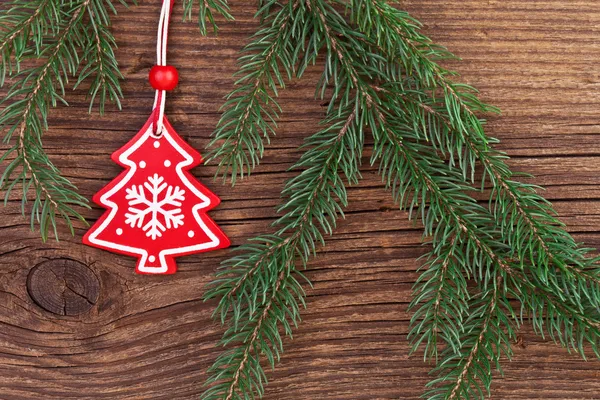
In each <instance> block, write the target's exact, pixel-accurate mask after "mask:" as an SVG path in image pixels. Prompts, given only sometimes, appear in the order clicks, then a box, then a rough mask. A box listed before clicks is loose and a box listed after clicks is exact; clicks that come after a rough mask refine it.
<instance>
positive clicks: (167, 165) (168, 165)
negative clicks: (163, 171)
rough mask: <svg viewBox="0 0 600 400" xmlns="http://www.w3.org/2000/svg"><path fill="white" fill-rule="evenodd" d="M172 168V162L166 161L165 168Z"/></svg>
mask: <svg viewBox="0 0 600 400" xmlns="http://www.w3.org/2000/svg"><path fill="white" fill-rule="evenodd" d="M170 166H171V161H169V160H165V167H167V168H168V167H170Z"/></svg>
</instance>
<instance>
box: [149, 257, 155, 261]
mask: <svg viewBox="0 0 600 400" xmlns="http://www.w3.org/2000/svg"><path fill="white" fill-rule="evenodd" d="M148 261H150V262H154V261H156V257H154V256H150V257H148Z"/></svg>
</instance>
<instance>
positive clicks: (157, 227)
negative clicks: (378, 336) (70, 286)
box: [83, 0, 229, 274]
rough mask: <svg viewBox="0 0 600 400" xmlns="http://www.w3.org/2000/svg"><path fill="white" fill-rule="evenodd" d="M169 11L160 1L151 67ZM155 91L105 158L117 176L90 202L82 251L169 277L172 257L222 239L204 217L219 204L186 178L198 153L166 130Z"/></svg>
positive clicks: (219, 244) (162, 45) (162, 46)
mask: <svg viewBox="0 0 600 400" xmlns="http://www.w3.org/2000/svg"><path fill="white" fill-rule="evenodd" d="M172 6H173V1H172V0H165V1H164V3H163V9H162V12H161V19H160V23H159V35H158V47H157V64H158V66H159V67H166V43H167V40H166V39H167V32H168V24H169V17H170V14H171V8H172ZM171 68H172V69H174V68H173V67H171ZM159 69H160V68H159ZM176 72H177V71H176V70H175V74H176ZM151 76H152V75H151ZM163 83H164V82H163ZM171 83H172V82H171ZM152 85H153V86H154V83H152ZM157 86H158V87H157V91H156V99H155V102H154V109H153V112H152V114H151V116H150V118H149V119H148V122H146V124H145V125H144V127H143V128H142V129H141V130H140V131H139V132H138V134H137V135H135V137H134V138H133V139H132V140H131V141H129V143H127V144H126V145H125V146H124V147H122V148H121V149H119V150H118V151H116V152H115V153H114V154H113V155H112V159H113V161H114V162H116V163H118V164H119V165H121V166H122V167H124V168H125V171H123V172H122V173H121V174H120V175H119V176H118V177H117V178H116V179H115V180H113V181H112V182H111V183H109V184H108V185H107V186H106V187H104V188H103V189H102V190H100V192H98V193H97V194H96V195H95V196H94V201H95V202H96V203H97V204H98V205H101V206H103V207H105V208H106V209H107V211H106V212H105V213H104V215H103V216H102V217H101V218H100V219H99V220H98V222H96V224H95V225H94V226H93V227H92V228H91V229H90V230H89V231H88V232H87V233H86V235H85V236H84V238H83V242H84V243H85V244H87V245H90V246H94V247H99V248H102V249H106V250H110V251H113V252H116V253H121V254H126V255H130V256H135V257H138V263H137V266H136V269H135V270H136V272H137V273H140V274H172V273H175V271H176V270H177V266H176V263H175V257H178V256H183V255H187V254H193V253H199V252H205V251H210V250H215V249H221V248H224V247H228V246H229V239H228V238H227V236H225V234H224V233H223V232H222V231H221V229H220V228H219V227H218V226H217V225H216V224H215V223H214V221H213V220H212V219H210V217H209V216H208V215H207V214H206V212H207V211H209V210H210V209H212V208H214V207H216V206H217V205H218V204H219V203H220V200H219V198H218V197H217V196H216V195H215V194H214V193H212V192H211V191H209V190H208V189H207V188H206V187H204V186H203V185H202V184H201V183H200V182H198V181H197V180H196V179H195V178H194V177H193V176H192V175H191V174H190V172H189V170H190V168H193V167H195V166H197V165H199V164H200V163H201V161H202V159H201V157H200V154H199V153H198V152H197V151H195V150H194V149H193V148H192V147H191V146H189V145H188V144H187V143H186V142H185V141H184V140H183V139H182V138H181V137H180V136H179V135H178V134H177V132H175V130H174V129H173V127H172V126H171V124H169V121H168V120H167V119H166V117H165V116H164V107H165V90H169V89H168V88H167V87H166V86H165V85H162V86H161V85H158V84H157Z"/></svg>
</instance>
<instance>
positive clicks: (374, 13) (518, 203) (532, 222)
mask: <svg viewBox="0 0 600 400" xmlns="http://www.w3.org/2000/svg"><path fill="white" fill-rule="evenodd" d="M352 10H353V18H354V20H356V22H357V24H358V25H359V26H361V27H362V28H363V29H364V30H365V31H366V32H369V33H371V32H372V37H373V38H374V40H377V44H378V45H379V46H380V47H381V48H382V49H383V52H384V53H385V54H386V55H387V56H388V57H389V58H391V59H395V60H397V62H398V63H400V64H401V65H403V66H404V68H405V69H406V70H410V71H414V72H416V73H417V74H418V75H419V76H420V77H421V81H420V82H422V83H420V85H419V87H420V90H424V91H425V92H426V91H427V90H435V88H437V87H441V88H442V89H443V94H444V96H443V97H442V100H443V101H442V102H441V103H440V102H439V101H436V100H435V92H434V91H433V92H431V93H430V94H427V93H423V94H422V95H421V96H418V97H419V98H417V99H415V98H414V93H415V92H416V91H414V92H413V95H411V96H409V97H408V101H412V102H413V105H415V104H416V106H417V107H422V109H423V111H424V114H421V115H419V116H418V118H416V119H415V121H416V123H415V125H416V126H417V127H418V126H427V125H429V129H423V133H424V135H425V136H426V137H427V138H428V139H429V140H431V141H432V142H434V143H437V144H438V145H439V146H440V149H441V150H442V151H444V152H447V153H449V154H450V159H451V164H452V160H453V158H454V157H453V156H454V155H458V156H457V157H458V158H459V164H460V165H461V169H462V171H463V173H464V174H465V176H466V175H467V174H470V175H471V177H472V179H473V173H474V165H475V161H476V160H477V161H479V162H481V164H482V165H483V167H484V171H485V173H486V175H487V176H488V177H489V178H490V180H491V183H492V187H493V189H492V191H491V193H490V209H491V210H492V211H493V214H494V216H495V217H496V219H497V222H498V224H499V225H500V227H501V229H502V230H503V231H507V232H506V235H505V237H506V238H507V239H509V240H508V242H507V244H508V245H509V246H511V247H512V248H513V249H515V254H514V255H513V256H514V257H516V258H518V259H519V260H521V262H522V263H523V264H526V263H531V264H532V265H536V266H538V267H539V268H538V269H537V271H538V272H539V274H540V279H542V280H543V281H545V283H546V284H550V285H554V286H556V288H557V289H561V284H565V283H566V284H567V285H568V288H566V289H564V288H563V289H562V290H565V291H566V292H568V293H570V295H576V296H582V297H585V298H587V301H590V302H592V303H593V305H594V306H596V307H598V306H600V303H598V301H600V269H599V268H598V265H597V264H598V260H599V259H598V258H597V257H590V256H589V253H590V249H585V248H580V246H579V244H578V243H576V242H575V241H574V239H573V238H572V237H571V236H570V235H569V234H568V233H567V232H565V230H564V226H563V225H562V224H561V223H560V221H558V220H557V219H556V217H555V215H556V212H555V211H554V209H553V208H552V206H551V205H550V203H548V202H547V201H546V200H545V199H544V198H543V197H541V196H540V195H539V194H537V193H536V189H539V188H537V187H536V186H533V185H529V184H524V183H521V182H518V181H515V180H513V177H514V176H515V174H514V173H513V172H512V171H511V170H510V168H509V167H508V166H507V165H506V163H505V161H504V159H506V158H507V157H506V155H505V154H504V153H501V152H498V151H496V150H493V149H492V148H491V147H490V146H489V145H490V143H497V142H498V141H497V140H496V139H494V138H488V137H486V135H485V134H484V130H483V124H482V121H481V120H480V119H479V118H477V116H476V113H477V112H481V111H484V112H485V111H495V110H494V108H492V107H489V106H487V105H486V104H484V103H482V102H481V101H480V100H478V99H477V97H475V96H474V95H473V94H472V93H471V92H473V90H472V88H470V87H468V86H465V85H458V84H455V83H454V82H452V81H451V80H450V77H451V76H452V75H453V74H451V73H449V72H448V71H446V70H444V69H443V68H442V67H440V66H439V64H437V62H436V59H440V58H441V59H444V58H449V57H452V54H451V53H449V52H447V51H446V50H445V49H442V50H441V51H440V50H439V49H438V48H432V44H431V43H432V42H431V40H430V39H429V38H427V37H426V36H424V35H422V34H420V33H419V32H418V31H417V30H416V29H415V28H418V27H419V24H418V23H415V20H414V19H412V18H411V17H410V16H408V15H407V14H406V13H404V12H402V11H399V10H397V9H395V8H393V7H391V6H390V5H388V4H386V2H385V1H381V0H378V1H374V2H364V1H362V0H354V4H353V8H352ZM384 31H385V32H388V34H387V35H388V36H386V35H383V34H382V32H384ZM389 32H392V33H395V34H396V35H393V36H391V37H389V35H390V34H389ZM398 43H399V45H398ZM407 53H408V54H410V57H402V58H400V57H401V55H402V54H407ZM432 55H434V56H435V58H434V59H432ZM407 60H411V61H410V62H409V61H407ZM412 60H416V61H417V62H416V63H415V62H412ZM431 88H432V89H431ZM418 90H419V88H418ZM419 94H421V93H419ZM426 103H429V104H426ZM430 117H433V118H434V119H435V120H437V122H436V123H434V124H432V123H431V118H430ZM428 122H429V124H428ZM442 127H444V128H445V129H443V130H442V129H440V128H442ZM462 152H465V153H466V154H465V155H464V156H462V158H461V156H460V154H462ZM465 160H468V163H467V162H464V161H465ZM484 183H485V178H484V179H483V180H482V183H481V184H482V186H483V185H484ZM534 216H535V217H534ZM552 268H558V269H561V270H563V272H565V273H567V274H568V275H569V276H570V277H571V278H573V279H569V280H568V282H565V281H564V280H563V279H561V276H562V275H561V274H560V273H557V271H552V270H551V269H552Z"/></svg>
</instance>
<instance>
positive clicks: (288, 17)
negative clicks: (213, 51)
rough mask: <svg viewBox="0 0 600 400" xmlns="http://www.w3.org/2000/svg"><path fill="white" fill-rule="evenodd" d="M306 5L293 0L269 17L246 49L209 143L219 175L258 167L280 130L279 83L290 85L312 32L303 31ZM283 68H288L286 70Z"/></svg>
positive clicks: (233, 176) (241, 173)
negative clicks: (266, 144)
mask: <svg viewBox="0 0 600 400" xmlns="http://www.w3.org/2000/svg"><path fill="white" fill-rule="evenodd" d="M303 9H304V8H303V7H298V2H289V3H288V4H286V5H285V6H282V7H280V8H279V10H278V11H277V12H274V13H273V15H272V16H268V17H266V18H265V22H264V23H263V27H262V29H260V30H259V31H258V32H257V33H256V35H254V38H253V40H252V41H251V42H250V43H249V44H248V45H247V46H246V47H245V48H244V50H243V53H244V54H243V55H242V56H241V57H240V59H239V62H240V65H241V68H240V70H239V71H238V72H237V74H236V75H241V76H242V77H241V78H239V79H238V80H237V82H236V85H237V86H238V87H237V88H236V89H235V90H234V91H232V92H231V93H230V94H229V96H227V101H226V102H225V104H224V105H223V110H224V112H223V114H222V116H221V119H220V121H219V123H218V125H217V130H216V131H215V132H214V134H213V136H214V137H213V139H212V140H211V142H210V143H209V145H208V147H209V148H212V150H211V151H210V153H209V154H208V156H207V162H210V161H214V160H217V159H218V160H219V163H218V172H217V175H219V174H222V175H223V179H224V180H225V179H227V177H228V176H229V177H230V179H231V183H232V184H235V180H236V177H237V176H238V175H239V177H240V178H243V177H244V175H248V174H250V172H251V171H252V170H253V169H254V168H255V167H256V166H257V165H258V163H259V162H260V159H261V158H262V156H263V152H264V141H265V140H266V141H267V142H269V140H270V135H271V134H274V132H275V130H274V129H275V126H276V121H277V119H278V118H279V113H280V112H281V109H280V107H279V104H278V102H277V99H276V97H277V96H278V87H280V88H284V87H285V80H284V74H285V76H286V77H287V79H290V78H291V77H292V74H293V72H294V71H295V64H296V60H297V57H298V49H297V48H296V47H297V46H300V45H303V43H304V39H305V36H304V35H305V34H306V31H305V30H303V29H301V28H302V25H301V24H295V23H294V22H295V21H297V20H302V19H303V18H304V16H303ZM282 70H283V72H282Z"/></svg>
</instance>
